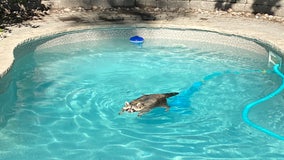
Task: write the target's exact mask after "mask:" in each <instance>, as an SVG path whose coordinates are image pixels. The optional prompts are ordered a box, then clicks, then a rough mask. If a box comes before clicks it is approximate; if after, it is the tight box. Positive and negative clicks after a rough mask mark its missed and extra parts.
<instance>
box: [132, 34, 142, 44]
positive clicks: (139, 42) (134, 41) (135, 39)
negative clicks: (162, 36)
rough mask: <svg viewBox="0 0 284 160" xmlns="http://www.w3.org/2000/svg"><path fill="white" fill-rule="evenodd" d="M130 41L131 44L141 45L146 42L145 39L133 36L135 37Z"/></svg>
mask: <svg viewBox="0 0 284 160" xmlns="http://www.w3.org/2000/svg"><path fill="white" fill-rule="evenodd" d="M129 41H130V42H131V43H135V44H141V43H143V42H144V38H142V37H139V36H133V37H131V38H130V39H129Z"/></svg>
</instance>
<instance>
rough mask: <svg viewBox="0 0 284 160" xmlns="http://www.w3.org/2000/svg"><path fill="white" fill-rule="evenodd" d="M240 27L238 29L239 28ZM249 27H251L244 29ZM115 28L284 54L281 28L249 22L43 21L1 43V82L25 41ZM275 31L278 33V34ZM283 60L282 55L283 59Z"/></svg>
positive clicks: (268, 23)
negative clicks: (233, 40) (230, 38)
mask: <svg viewBox="0 0 284 160" xmlns="http://www.w3.org/2000/svg"><path fill="white" fill-rule="evenodd" d="M240 23H242V25H241V26H240V25H239V24H240ZM247 25H251V26H250V27H244V26H247ZM107 27H111V28H117V27H145V28H147V27H151V28H173V29H174V28H178V29H198V30H207V31H214V32H218V33H224V34H229V35H235V36H242V37H247V38H251V39H256V40H259V41H261V42H264V43H266V44H268V45H271V46H272V47H274V48H276V49H279V52H281V53H282V54H284V35H283V33H281V31H282V32H283V30H284V25H281V24H277V23H271V22H264V21H255V20H253V21H251V20H250V19H226V18H217V17H216V18H214V20H212V21H206V22H204V21H199V20H189V19H181V20H175V21H158V22H153V23H136V24H115V25H114V24H108V23H105V24H96V25H94V24H84V25H71V24H70V22H58V21H56V20H55V19H51V20H47V21H44V22H42V23H41V24H40V27H38V28H27V27H26V28H18V29H17V28H16V29H15V31H14V32H13V35H11V36H9V37H7V38H5V39H3V40H1V41H0V64H1V65H0V78H2V77H3V76H4V75H5V74H6V73H7V72H8V71H9V69H10V68H11V66H12V65H13V62H14V53H13V52H14V49H15V48H16V47H17V46H18V45H20V44H22V43H24V42H27V41H30V40H33V39H38V38H41V37H45V36H49V35H53V34H57V33H61V32H68V31H75V30H84V29H96V28H107ZM277 31H278V33H277ZM282 56H283V55H282Z"/></svg>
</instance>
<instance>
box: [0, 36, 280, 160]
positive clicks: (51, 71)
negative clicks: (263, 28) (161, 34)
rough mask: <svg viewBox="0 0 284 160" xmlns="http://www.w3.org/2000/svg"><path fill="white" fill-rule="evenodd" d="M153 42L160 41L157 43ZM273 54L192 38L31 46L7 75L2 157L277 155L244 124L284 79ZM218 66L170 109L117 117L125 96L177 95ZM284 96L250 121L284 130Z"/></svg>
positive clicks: (276, 147)
mask: <svg viewBox="0 0 284 160" xmlns="http://www.w3.org/2000/svg"><path fill="white" fill-rule="evenodd" d="M157 41H159V43H158V44H157ZM262 70H271V68H270V67H268V66H267V55H266V54H262V53H257V52H253V51H250V50H246V49H242V48H238V47H232V46H227V45H221V44H214V43H206V42H196V41H190V40H172V41H171V40H165V39H148V40H147V39H145V43H144V45H143V47H138V46H136V45H133V44H130V43H129V41H128V40H127V38H125V37H123V38H114V39H108V40H94V41H92V40H86V41H82V42H77V43H67V44H61V45H55V46H50V47H46V48H44V47H43V48H41V49H35V50H34V51H32V52H31V51H30V52H28V53H26V54H25V55H24V56H21V58H18V59H17V60H16V62H15V64H14V66H13V68H12V69H11V71H10V72H9V74H8V75H6V76H5V77H4V78H3V79H1V81H0V83H1V89H0V106H1V115H0V122H1V123H0V127H1V128H0V137H1V140H0V159H5V160H15V159H21V160H24V159H28V160H34V159H37V160H38V159H41V160H44V159H54V160H58V159H68V160H73V159H74V160H75V159H76V160H77V159H115V160H117V159H214V158H221V159H222V158H224V159H227V158H248V159H266V158H274V159H280V158H281V157H283V156H284V152H283V149H284V142H283V141H279V140H277V139H275V138H272V137H270V136H268V135H266V134H263V133H262V132H259V131H258V130H255V129H254V128H251V127H249V126H247V124H246V123H244V122H243V120H242V117H241V115H242V110H243V109H244V107H245V105H247V104H248V103H250V102H251V101H254V100H256V99H258V98H261V97H263V96H265V95H267V94H268V93H270V92H272V91H273V90H274V89H276V88H277V87H278V86H279V85H280V83H281V80H280V79H279V77H278V76H277V75H275V74H273V73H262V72H261V71H262ZM214 72H221V73H222V74H221V75H219V76H216V77H214V78H212V79H210V80H207V81H206V82H205V83H204V84H203V85H202V87H201V88H200V90H199V91H198V92H196V93H194V94H193V95H192V96H191V97H190V99H189V101H190V104H191V105H190V107H188V108H182V109H179V110H177V109H176V108H172V110H170V111H169V112H165V111H164V109H155V110H153V111H151V112H149V113H147V114H145V115H143V116H142V117H140V118H138V117H137V116H136V115H137V114H128V113H125V114H123V115H118V112H119V111H120V109H121V107H122V106H123V105H124V102H125V101H131V100H133V99H135V98H137V97H139V96H141V95H143V94H151V93H164V92H176V91H178V92H179V91H182V90H183V89H185V88H187V87H189V86H191V85H192V84H193V83H194V82H197V81H201V80H202V79H203V78H204V77H206V76H207V75H210V74H212V73H214ZM282 104H284V97H283V94H280V95H278V96H276V97H274V98H273V99H272V100H270V101H267V102H265V103H263V104H260V105H259V106H258V107H257V108H255V109H253V110H252V112H251V113H250V115H249V116H250V119H251V120H253V121H254V122H257V123H258V124H261V125H262V126H264V127H266V128H269V129H270V130H272V131H274V132H276V133H279V134H281V133H284V123H283V121H284V110H283V106H282Z"/></svg>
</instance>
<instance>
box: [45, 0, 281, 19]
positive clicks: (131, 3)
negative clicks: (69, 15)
mask: <svg viewBox="0 0 284 160" xmlns="http://www.w3.org/2000/svg"><path fill="white" fill-rule="evenodd" d="M46 1H49V2H51V3H52V4H53V7H54V8H72V7H83V8H86V9H92V8H93V7H94V6H96V7H97V6H99V7H103V8H110V7H142V8H143V7H153V8H163V9H167V10H171V11H174V10H175V9H179V8H184V9H204V10H209V11H214V10H228V9H229V8H232V9H233V10H234V11H239V12H251V13H267V14H269V15H278V16H284V8H283V6H284V1H283V0H88V1H86V0H46Z"/></svg>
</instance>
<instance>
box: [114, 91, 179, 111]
mask: <svg viewBox="0 0 284 160" xmlns="http://www.w3.org/2000/svg"><path fill="white" fill-rule="evenodd" d="M177 94H178V93H177V92H172V93H163V94H147V95H143V96H141V97H139V98H137V99H135V100H133V101H131V102H125V105H124V106H123V107H122V109H121V111H120V112H119V114H122V113H123V112H125V111H126V112H129V113H133V112H139V113H138V116H139V117H140V116H142V115H143V114H145V113H147V112H149V111H150V110H151V109H153V108H155V107H164V108H166V111H168V110H169V109H170V106H169V105H168V104H167V98H169V97H172V96H175V95H177Z"/></svg>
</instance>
